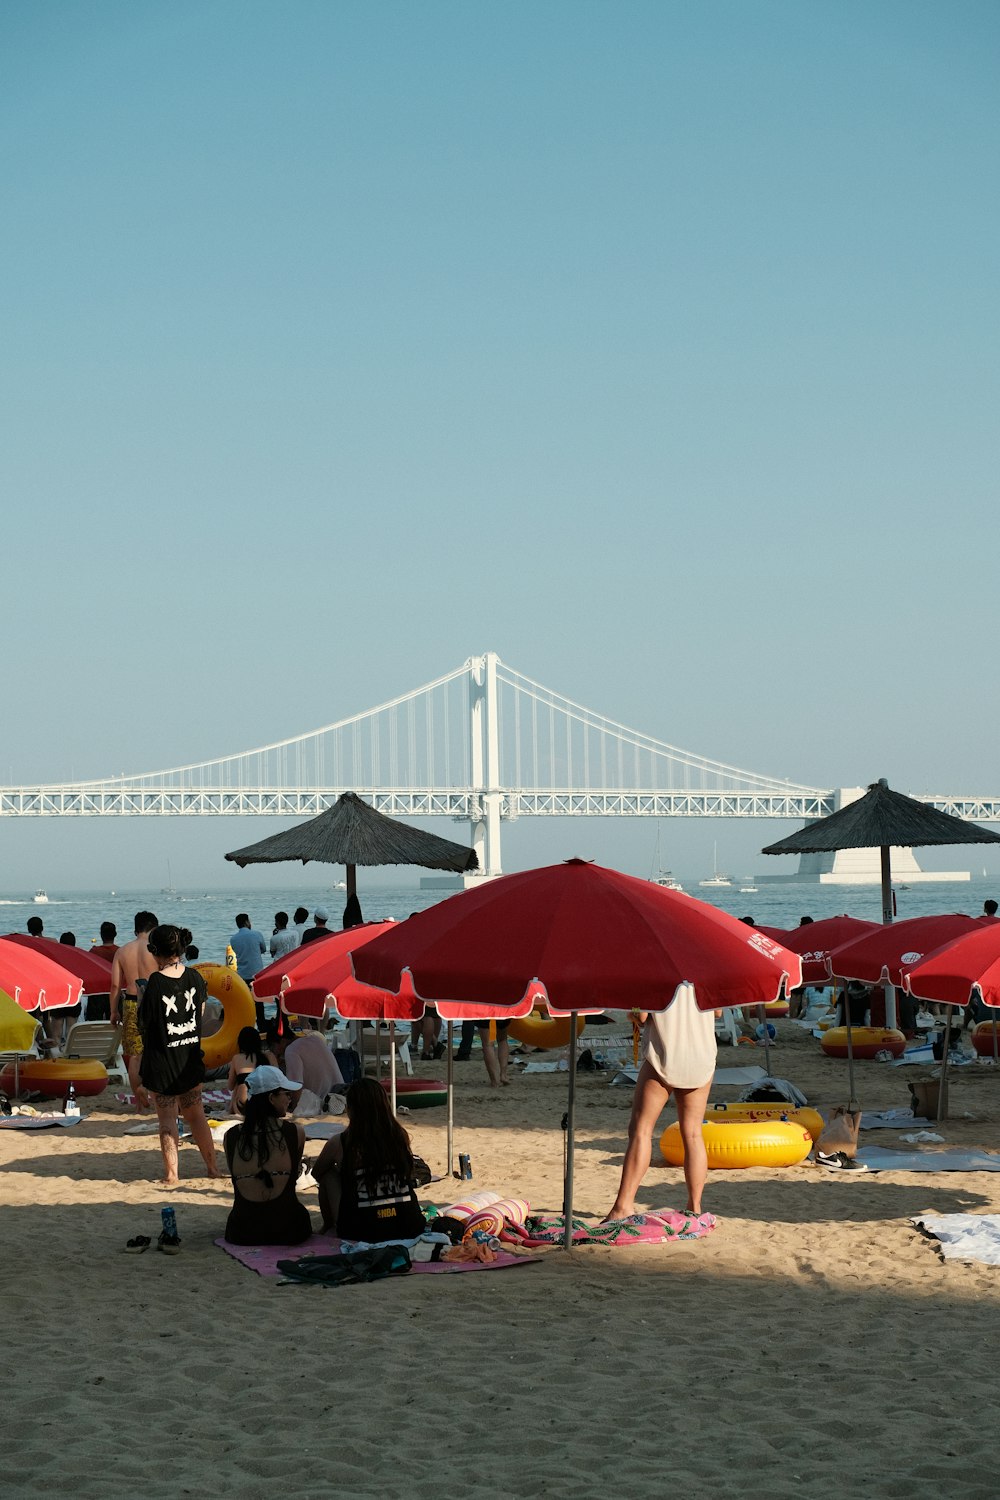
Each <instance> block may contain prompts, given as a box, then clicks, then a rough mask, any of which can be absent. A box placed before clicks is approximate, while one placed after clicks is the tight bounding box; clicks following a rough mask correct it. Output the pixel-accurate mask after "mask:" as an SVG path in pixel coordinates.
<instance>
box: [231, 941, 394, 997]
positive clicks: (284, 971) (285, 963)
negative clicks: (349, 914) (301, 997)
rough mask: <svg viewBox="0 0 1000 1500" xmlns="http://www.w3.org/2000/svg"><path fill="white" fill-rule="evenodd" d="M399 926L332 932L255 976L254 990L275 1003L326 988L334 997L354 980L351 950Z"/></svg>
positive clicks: (276, 961) (252, 982) (294, 949)
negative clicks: (287, 994) (285, 994)
mask: <svg viewBox="0 0 1000 1500" xmlns="http://www.w3.org/2000/svg"><path fill="white" fill-rule="evenodd" d="M396 925H397V924H396V923H395V922H363V923H361V924H360V925H359V926H358V927H349V928H348V930H347V931H346V932H331V933H330V934H329V935H328V936H327V937H321V938H317V939H316V940H315V942H312V943H306V944H305V946H304V947H302V948H293V949H292V951H291V952H290V953H285V954H283V955H282V956H281V958H276V959H275V960H274V963H273V964H268V966H267V968H266V969H261V971H260V973H259V974H255V975H254V977H253V979H252V981H251V989H252V990H253V992H254V994H255V995H256V996H257V999H258V1000H273V999H274V997H275V996H276V995H279V994H281V992H282V991H283V990H290V989H298V988H302V989H318V988H319V987H321V986H322V985H326V986H327V988H326V990H325V991H324V993H325V994H330V993H332V992H333V990H335V989H336V987H337V984H338V983H339V982H341V981H343V980H344V979H347V978H349V977H350V974H351V964H350V959H349V957H348V955H349V954H350V951H351V949H352V948H360V947H362V946H363V945H364V944H365V943H370V942H371V940H372V938H375V937H378V936H379V935H380V934H381V933H383V932H387V931H388V930H389V928H390V927H395V926H396ZM302 1014H303V1015H304V1014H306V1012H304V1011H303V1012H302Z"/></svg>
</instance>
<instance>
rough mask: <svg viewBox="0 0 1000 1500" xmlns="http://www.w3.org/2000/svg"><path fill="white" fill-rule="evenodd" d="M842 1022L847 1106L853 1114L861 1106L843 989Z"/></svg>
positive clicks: (849, 1007) (848, 1003) (849, 1020)
mask: <svg viewBox="0 0 1000 1500" xmlns="http://www.w3.org/2000/svg"><path fill="white" fill-rule="evenodd" d="M844 1024H845V1026H846V1027H847V1086H848V1089H849V1090H850V1095H849V1097H848V1100H847V1108H848V1109H849V1110H850V1112H851V1114H853V1113H854V1112H855V1110H856V1109H860V1108H861V1103H860V1101H859V1100H858V1099H857V1098H856V1097H855V1093H854V1037H853V1035H852V1032H851V1006H850V1002H849V1000H848V996H847V991H846V990H845V991H844Z"/></svg>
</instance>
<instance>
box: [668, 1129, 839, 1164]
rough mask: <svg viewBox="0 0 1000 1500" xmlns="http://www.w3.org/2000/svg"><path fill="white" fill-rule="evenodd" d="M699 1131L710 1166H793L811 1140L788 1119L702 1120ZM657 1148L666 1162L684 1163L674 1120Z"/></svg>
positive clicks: (804, 1156) (810, 1147) (809, 1136)
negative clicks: (725, 1121) (727, 1121)
mask: <svg viewBox="0 0 1000 1500" xmlns="http://www.w3.org/2000/svg"><path fill="white" fill-rule="evenodd" d="M701 1135H702V1140H703V1141H704V1142H705V1150H706V1151H707V1152H708V1165H709V1167H710V1168H712V1169H719V1168H733V1167H738V1168H743V1167H797V1166H798V1165H799V1163H800V1162H803V1161H805V1159H806V1157H807V1156H808V1155H809V1153H810V1151H811V1150H812V1144H813V1138H812V1136H811V1135H810V1134H809V1132H808V1130H806V1129H805V1127H804V1126H802V1125H793V1124H792V1122H791V1121H790V1120H754V1121H752V1122H750V1123H747V1124H741V1123H740V1122H738V1121H734V1122H732V1123H731V1124H725V1123H723V1122H722V1121H720V1120H706V1121H705V1123H704V1124H703V1125H702V1127H701ZM660 1150H661V1151H662V1152H663V1159H664V1161H666V1162H667V1164H668V1165H669V1166H671V1167H682V1166H683V1165H684V1142H683V1141H682V1140H681V1127H680V1126H679V1125H678V1124H676V1123H675V1124H673V1125H668V1126H667V1128H666V1130H665V1131H664V1132H663V1134H662V1135H661V1136H660Z"/></svg>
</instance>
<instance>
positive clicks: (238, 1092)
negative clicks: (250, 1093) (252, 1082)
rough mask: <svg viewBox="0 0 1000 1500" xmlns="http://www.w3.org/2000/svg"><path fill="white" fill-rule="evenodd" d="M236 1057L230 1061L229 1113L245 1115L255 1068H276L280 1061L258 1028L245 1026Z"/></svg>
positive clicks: (228, 1081) (237, 1041)
mask: <svg viewBox="0 0 1000 1500" xmlns="http://www.w3.org/2000/svg"><path fill="white" fill-rule="evenodd" d="M236 1048H237V1051H236V1056H235V1057H234V1058H233V1059H232V1060H231V1061H230V1064H229V1076H228V1077H227V1079H226V1086H227V1087H228V1089H229V1091H230V1098H229V1113H230V1114H231V1115H241V1114H243V1108H244V1105H245V1104H246V1102H247V1079H248V1078H249V1077H250V1074H251V1073H252V1072H253V1070H254V1068H267V1067H271V1068H276V1067H277V1066H278V1059H277V1058H276V1057H275V1055H274V1053H273V1052H269V1051H268V1049H267V1048H266V1047H265V1046H264V1044H263V1042H262V1041H261V1039H260V1032H259V1031H258V1030H257V1028H256V1026H244V1028H243V1030H242V1031H241V1032H240V1034H239V1036H238V1037H237V1038H236Z"/></svg>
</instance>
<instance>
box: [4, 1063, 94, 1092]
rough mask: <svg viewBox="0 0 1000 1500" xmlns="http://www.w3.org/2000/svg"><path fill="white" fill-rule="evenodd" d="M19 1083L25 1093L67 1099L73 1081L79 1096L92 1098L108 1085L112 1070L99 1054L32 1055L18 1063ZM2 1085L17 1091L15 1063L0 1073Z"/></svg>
mask: <svg viewBox="0 0 1000 1500" xmlns="http://www.w3.org/2000/svg"><path fill="white" fill-rule="evenodd" d="M17 1083H18V1088H19V1089H20V1090H21V1092H22V1093H36V1094H42V1095H44V1097H45V1098H46V1099H65V1097H66V1095H67V1093H68V1092H69V1086H70V1084H72V1085H73V1087H74V1089H75V1090H76V1093H77V1095H78V1097H79V1098H81V1099H89V1098H92V1097H93V1096H94V1095H95V1094H103V1092H104V1090H105V1089H106V1088H107V1086H108V1070H107V1068H106V1067H105V1066H104V1064H103V1063H102V1062H99V1061H98V1060H97V1058H96V1057H66V1058H58V1059H56V1058H53V1059H51V1060H50V1059H48V1058H44V1057H29V1058H27V1059H26V1060H25V1061H24V1062H22V1063H19V1064H18V1066H17ZM0 1088H2V1089H3V1090H4V1091H5V1092H6V1093H10V1094H12V1093H13V1092H14V1064H13V1063H8V1064H7V1066H6V1067H5V1068H4V1069H3V1071H2V1072H0Z"/></svg>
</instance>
